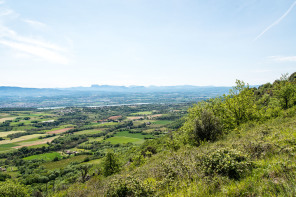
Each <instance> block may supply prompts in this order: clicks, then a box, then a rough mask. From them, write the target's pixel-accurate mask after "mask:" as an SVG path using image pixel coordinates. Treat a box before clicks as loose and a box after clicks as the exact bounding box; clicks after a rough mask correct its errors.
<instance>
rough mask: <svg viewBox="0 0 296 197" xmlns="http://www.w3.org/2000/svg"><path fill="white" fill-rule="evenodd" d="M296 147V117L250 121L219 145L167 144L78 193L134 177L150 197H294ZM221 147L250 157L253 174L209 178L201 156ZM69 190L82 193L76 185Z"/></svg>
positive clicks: (101, 189)
mask: <svg viewBox="0 0 296 197" xmlns="http://www.w3.org/2000/svg"><path fill="white" fill-rule="evenodd" d="M167 140H168V139H167ZM156 144H157V143H156ZM295 144H296V117H286V118H277V119H274V120H270V121H267V122H265V123H262V124H259V123H248V124H245V125H242V126H240V127H239V128H237V129H235V130H233V131H231V132H230V133H229V134H227V135H225V136H224V137H223V139H220V140H218V141H216V142H214V143H204V144H202V145H201V146H199V147H192V146H181V148H180V149H179V150H177V151H173V150H172V149H169V148H167V149H166V148H164V146H163V149H164V150H163V151H162V152H159V153H158V154H156V155H154V156H152V157H151V158H146V162H145V163H144V164H142V165H140V166H139V167H135V166H133V164H130V165H125V167H124V169H123V170H122V171H121V173H120V174H117V175H113V176H110V177H107V178H105V179H103V181H97V180H95V179H93V180H91V181H90V182H89V183H86V184H87V189H78V190H79V192H82V193H84V194H85V195H87V194H89V196H91V195H95V194H96V195H98V196H100V195H103V193H104V192H106V191H107V189H106V188H108V185H109V184H110V183H112V182H117V181H118V180H123V182H127V183H128V182H129V180H131V179H132V180H139V182H140V183H141V184H142V187H146V188H150V190H151V191H153V193H152V194H151V196H156V195H160V196H275V195H276V196H295V194H296V178H295V177H296V157H295V154H296V148H295ZM156 146H157V145H156ZM158 148H159V149H162V148H161V147H158ZM217 149H235V150H237V151H240V152H241V153H242V154H244V155H247V158H248V161H250V162H252V163H253V168H252V170H251V171H249V172H247V173H246V174H244V176H242V177H241V178H240V179H232V178H229V177H227V176H222V175H218V174H212V175H206V174H205V173H204V171H203V169H202V168H201V167H199V166H198V164H199V162H198V159H197V158H199V156H200V155H208V154H209V153H211V152H213V151H216V150H217ZM102 185H103V186H102ZM117 185H118V184H117ZM96 187H99V188H96ZM81 190H82V191H81ZM67 192H69V193H71V192H72V193H73V192H74V193H75V192H78V191H77V188H73V187H72V188H70V189H69V190H68V191H67ZM105 194H106V193H105Z"/></svg>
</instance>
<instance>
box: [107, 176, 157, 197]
mask: <svg viewBox="0 0 296 197" xmlns="http://www.w3.org/2000/svg"><path fill="white" fill-rule="evenodd" d="M154 193H155V188H154V187H153V181H149V180H146V181H140V180H137V179H135V178H133V177H127V178H125V179H121V178H117V179H114V180H112V181H111V183H110V184H109V187H108V190H107V196H112V197H128V196H133V197H145V196H154V195H153V194H154Z"/></svg>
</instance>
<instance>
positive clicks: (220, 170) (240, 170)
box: [201, 149, 252, 179]
mask: <svg viewBox="0 0 296 197" xmlns="http://www.w3.org/2000/svg"><path fill="white" fill-rule="evenodd" d="M201 166H202V168H203V170H204V172H205V174H206V175H215V174H220V175H223V176H227V177H229V178H233V179H238V178H240V177H242V176H243V175H244V174H245V173H246V172H247V171H248V170H249V169H251V167H252V164H251V162H250V161H249V160H248V157H247V156H246V155H244V154H242V153H241V152H240V151H237V150H234V149H218V150H215V151H213V152H211V153H209V154H207V155H204V156H202V158H201Z"/></svg>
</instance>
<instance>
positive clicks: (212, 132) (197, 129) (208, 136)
mask: <svg viewBox="0 0 296 197" xmlns="http://www.w3.org/2000/svg"><path fill="white" fill-rule="evenodd" d="M221 134H222V125H221V123H220V121H219V119H218V118H217V117H215V115H214V114H213V113H212V112H211V111H208V110H202V111H201V114H200V117H197V118H196V119H195V125H194V129H193V132H192V137H193V140H194V143H196V142H199V141H214V140H216V139H217V137H218V136H220V135H221Z"/></svg>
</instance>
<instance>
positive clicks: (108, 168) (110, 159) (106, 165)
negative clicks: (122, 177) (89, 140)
mask: <svg viewBox="0 0 296 197" xmlns="http://www.w3.org/2000/svg"><path fill="white" fill-rule="evenodd" d="M119 168H120V164H119V160H118V158H116V155H115V154H114V153H113V152H108V153H107V155H106V156H105V160H104V162H103V173H104V176H110V175H112V174H114V173H116V172H119Z"/></svg>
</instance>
